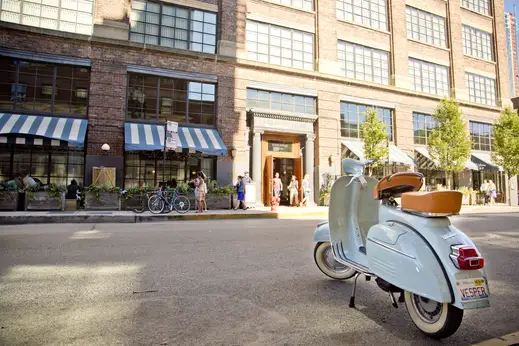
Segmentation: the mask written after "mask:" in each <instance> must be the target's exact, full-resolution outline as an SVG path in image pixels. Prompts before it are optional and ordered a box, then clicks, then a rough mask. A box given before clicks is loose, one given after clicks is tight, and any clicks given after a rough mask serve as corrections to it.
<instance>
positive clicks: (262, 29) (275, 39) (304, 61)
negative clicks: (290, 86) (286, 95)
mask: <svg viewBox="0 0 519 346" xmlns="http://www.w3.org/2000/svg"><path fill="white" fill-rule="evenodd" d="M247 50H248V52H249V59H250V60H254V61H259V62H263V63H268V64H274V65H281V66H287V67H293V68H299V69H305V70H313V69H314V35H313V34H309V33H306V32H303V31H299V30H294V29H288V28H283V27H280V26H276V25H271V24H265V23H258V22H254V21H250V20H249V21H247Z"/></svg>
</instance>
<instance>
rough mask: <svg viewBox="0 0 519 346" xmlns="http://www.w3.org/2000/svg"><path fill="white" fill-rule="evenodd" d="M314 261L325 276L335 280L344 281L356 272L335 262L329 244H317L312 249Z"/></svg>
mask: <svg viewBox="0 0 519 346" xmlns="http://www.w3.org/2000/svg"><path fill="white" fill-rule="evenodd" d="M314 260H315V264H317V267H318V268H319V269H320V270H321V271H322V272H323V274H325V275H326V276H329V277H331V278H332V279H335V280H346V279H349V278H351V277H353V276H354V275H355V274H356V273H357V272H356V271H355V269H352V268H351V267H348V266H346V265H344V264H342V263H339V262H337V261H336V260H335V258H334V257H333V253H332V246H331V244H330V243H328V242H326V243H317V244H316V245H315V248H314Z"/></svg>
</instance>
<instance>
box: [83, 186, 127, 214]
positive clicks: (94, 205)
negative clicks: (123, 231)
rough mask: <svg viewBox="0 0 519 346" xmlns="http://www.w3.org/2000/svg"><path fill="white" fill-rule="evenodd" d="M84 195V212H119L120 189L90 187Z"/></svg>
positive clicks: (113, 187)
mask: <svg viewBox="0 0 519 346" xmlns="http://www.w3.org/2000/svg"><path fill="white" fill-rule="evenodd" d="M85 190H86V193H85V208H86V210H119V209H120V199H119V195H120V189H119V188H118V187H116V186H106V185H90V186H88V187H87V188H86V189H85Z"/></svg>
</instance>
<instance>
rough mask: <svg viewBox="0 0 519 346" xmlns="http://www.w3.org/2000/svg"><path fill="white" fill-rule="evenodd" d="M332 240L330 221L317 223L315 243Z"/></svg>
mask: <svg viewBox="0 0 519 346" xmlns="http://www.w3.org/2000/svg"><path fill="white" fill-rule="evenodd" d="M329 241H330V227H329V225H328V222H322V223H320V224H318V225H317V228H316V229H315V231H314V240H313V242H314V243H324V242H329Z"/></svg>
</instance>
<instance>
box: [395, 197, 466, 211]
mask: <svg viewBox="0 0 519 346" xmlns="http://www.w3.org/2000/svg"><path fill="white" fill-rule="evenodd" d="M462 198H463V194H462V193H461V192H459V191H432V192H408V193H404V194H402V200H401V207H402V210H408V211H416V212H420V213H427V214H444V215H452V214H457V213H459V212H460V210H461V201H462Z"/></svg>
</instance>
